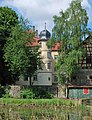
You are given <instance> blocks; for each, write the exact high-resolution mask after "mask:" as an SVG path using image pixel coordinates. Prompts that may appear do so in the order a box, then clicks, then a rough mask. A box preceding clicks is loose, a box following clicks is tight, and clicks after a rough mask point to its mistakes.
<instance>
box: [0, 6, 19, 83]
mask: <svg viewBox="0 0 92 120" xmlns="http://www.w3.org/2000/svg"><path fill="white" fill-rule="evenodd" d="M16 24H18V16H17V14H16V13H15V11H13V10H12V9H10V8H8V7H0V84H2V85H5V84H6V83H9V81H10V79H11V77H10V72H8V68H7V67H6V65H5V62H4V59H3V47H4V45H5V43H6V41H7V38H8V37H9V36H10V33H11V30H12V27H14V26H16Z"/></svg>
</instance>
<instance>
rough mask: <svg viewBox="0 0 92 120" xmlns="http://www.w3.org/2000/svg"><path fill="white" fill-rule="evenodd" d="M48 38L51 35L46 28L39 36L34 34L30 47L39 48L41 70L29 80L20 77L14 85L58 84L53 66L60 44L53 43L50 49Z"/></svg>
mask: <svg viewBox="0 0 92 120" xmlns="http://www.w3.org/2000/svg"><path fill="white" fill-rule="evenodd" d="M50 37H51V34H50V32H49V31H48V30H47V29H46V28H45V29H44V30H43V31H41V32H40V35H39V36H38V34H36V36H35V38H34V42H33V43H32V44H31V47H32V46H33V47H36V46H39V51H40V52H41V57H42V69H39V70H37V71H36V73H35V74H34V75H33V76H32V77H31V78H28V79H26V80H25V79H24V78H23V76H21V77H20V80H19V81H16V84H18V85H28V86H30V85H31V86H52V85H56V84H58V78H57V73H56V71H57V70H56V67H55V64H56V61H57V58H58V50H59V48H60V44H59V43H55V44H54V46H53V47H52V48H51V49H50V48H48V47H47V42H48V41H49V39H50Z"/></svg>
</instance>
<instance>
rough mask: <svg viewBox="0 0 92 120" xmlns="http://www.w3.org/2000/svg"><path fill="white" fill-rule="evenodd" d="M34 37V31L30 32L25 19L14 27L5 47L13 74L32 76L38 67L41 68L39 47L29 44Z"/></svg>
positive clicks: (5, 53) (7, 60)
mask: <svg viewBox="0 0 92 120" xmlns="http://www.w3.org/2000/svg"><path fill="white" fill-rule="evenodd" d="M33 38H34V33H32V32H30V30H29V29H28V26H26V23H25V24H24V22H23V21H22V23H21V24H19V25H17V26H15V27H14V28H13V29H12V32H11V35H10V37H9V38H8V40H7V42H6V45H5V47H4V59H5V62H6V63H7V66H8V67H9V70H10V71H11V72H12V75H16V76H19V75H21V74H22V75H24V76H25V75H27V76H31V75H33V73H34V72H35V71H36V70H37V69H38V68H41V58H40V53H39V52H38V47H31V46H29V44H30V43H32V42H33Z"/></svg>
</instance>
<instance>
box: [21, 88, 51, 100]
mask: <svg viewBox="0 0 92 120" xmlns="http://www.w3.org/2000/svg"><path fill="white" fill-rule="evenodd" d="M20 96H21V98H27V99H32V98H36V99H38V98H39V99H40V98H41V99H42V98H49V99H51V98H53V95H52V94H51V93H50V92H48V91H45V90H43V89H42V88H40V87H38V88H23V89H22V90H21V94H20Z"/></svg>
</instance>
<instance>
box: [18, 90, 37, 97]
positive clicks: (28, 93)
mask: <svg viewBox="0 0 92 120" xmlns="http://www.w3.org/2000/svg"><path fill="white" fill-rule="evenodd" d="M20 97H21V98H27V99H31V98H34V97H35V94H34V93H33V91H32V90H31V89H29V88H24V89H22V90H21V93H20Z"/></svg>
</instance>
